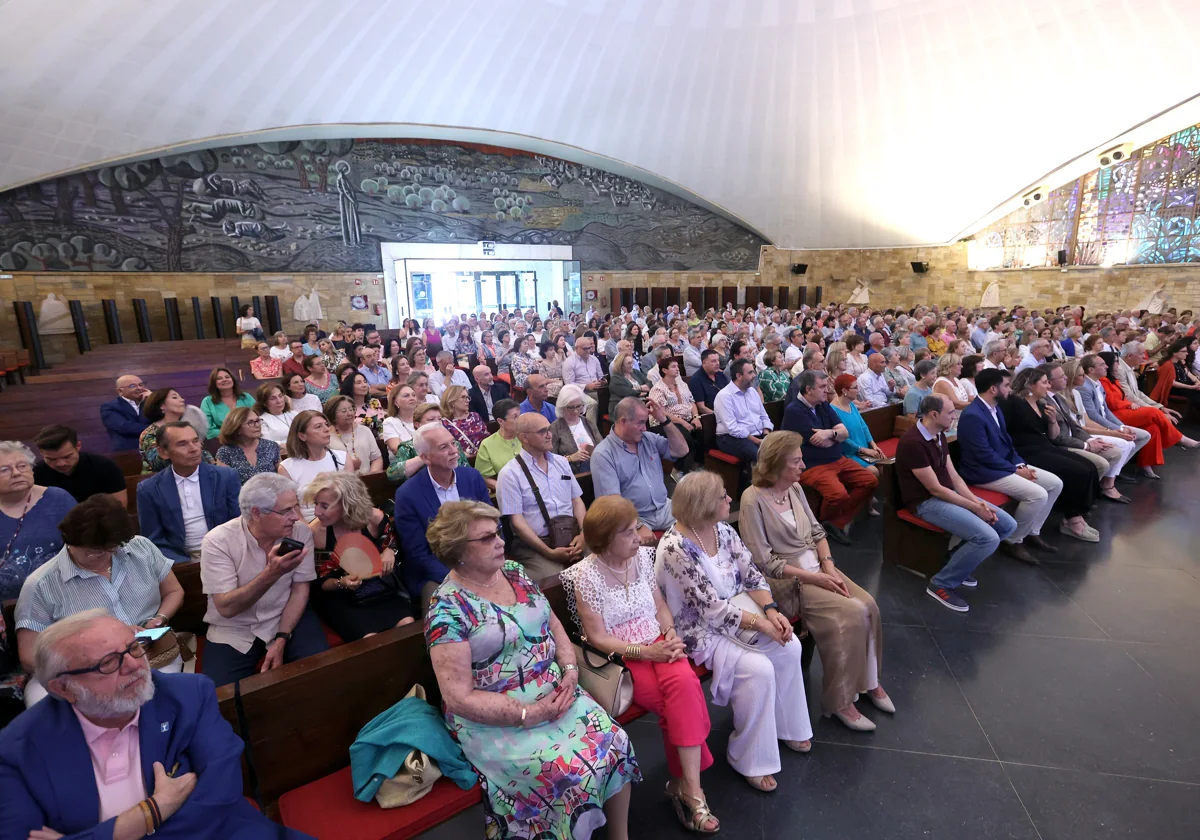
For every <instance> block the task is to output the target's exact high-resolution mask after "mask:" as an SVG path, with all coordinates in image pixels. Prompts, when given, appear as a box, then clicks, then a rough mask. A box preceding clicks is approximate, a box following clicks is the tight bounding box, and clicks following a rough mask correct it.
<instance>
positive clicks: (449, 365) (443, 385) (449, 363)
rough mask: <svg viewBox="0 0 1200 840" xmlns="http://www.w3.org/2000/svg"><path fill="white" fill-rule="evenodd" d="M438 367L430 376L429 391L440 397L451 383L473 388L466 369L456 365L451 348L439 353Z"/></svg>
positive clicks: (469, 388) (468, 388)
mask: <svg viewBox="0 0 1200 840" xmlns="http://www.w3.org/2000/svg"><path fill="white" fill-rule="evenodd" d="M437 368H438V369H437V370H435V371H434V372H433V373H432V374H430V376H429V391H430V392H431V393H432V394H433V395H434V396H435V397H437V398H438V399H441V397H442V394H443V393H445V391H446V389H447V388H449V387H450V386H451V385H461V386H462V387H464V388H466V389H467V390H468V391H469V390H471V380H469V379H467V374H466V371H463V370H459V369H458V368H456V367H455V366H454V354H453V353H451V352H450V351H449V350H443V351H441V352H440V353H438V354H437Z"/></svg>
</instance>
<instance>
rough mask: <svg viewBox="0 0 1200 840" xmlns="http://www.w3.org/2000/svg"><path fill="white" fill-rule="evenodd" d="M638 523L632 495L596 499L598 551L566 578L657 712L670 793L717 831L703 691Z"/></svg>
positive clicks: (602, 647) (592, 637)
mask: <svg viewBox="0 0 1200 840" xmlns="http://www.w3.org/2000/svg"><path fill="white" fill-rule="evenodd" d="M659 366H660V367H661V363H660V365H659ZM637 529H638V514H637V510H636V509H635V508H634V506H633V505H632V504H630V502H629V500H628V499H623V498H621V497H619V496H605V497H603V498H600V499H597V500H596V502H595V504H593V505H592V506H591V508H589V509H588V512H587V516H586V517H585V518H584V520H583V535H584V538H585V540H586V541H587V546H588V548H589V549H590V550H591V552H592V553H591V554H589V555H588V556H587V557H585V558H584V559H583V560H582V561H580V562H579V563H576V564H575V565H574V566H571V567H570V568H568V569H565V570H564V571H563V572H562V573H561V574H560V576H559V579H560V580H561V582H562V585H563V589H564V590H565V591H566V595H567V602H568V603H569V604H570V606H571V611H572V613H573V615H574V618H575V623H576V624H577V625H578V627H579V631H580V633H581V634H582V635H583V636H584V637H585V638H586V639H587V643H588V645H589V646H590V647H592V648H595V649H596V650H598V651H600V652H601V653H604V654H608V655H618V656H620V657H622V660H623V661H624V663H625V667H626V668H628V669H629V672H630V674H631V675H632V677H633V702H634V703H636V704H637V705H638V706H640V707H641V708H643V709H646V710H647V711H650V712H653V713H654V714H655V715H657V716H658V725H659V729H661V730H662V738H663V746H664V748H665V749H664V752H665V753H666V756H667V772H668V773H669V774H670V776H671V781H670V782H668V784H667V796H668V797H670V799H671V802H672V805H674V807H675V814H676V816H677V817H678V818H679V821H680V823H682V824H683V826H684V828H687V829H688V830H690V831H696V832H700V833H712V832H715V831H716V830H718V829H719V828H720V822H719V821H718V820H717V818H716V817H715V816H713V813H712V811H710V810H709V807H708V802H707V801H706V800H705V797H704V790H703V788H701V786H700V773H701V772H703V771H704V770H707V769H708V768H709V767H711V766H712V763H713V757H712V754H711V753H710V752H709V751H708V744H707V739H708V733H709V731H710V729H711V726H710V723H709V719H708V707H707V705H706V704H705V701H704V689H703V688H702V687H701V685H700V680H699V678H698V677H697V676H696V673H695V671H693V670H692V669H691V667H690V665H689V663H688V659H687V654H686V653H685V651H684V644H683V640H682V639H680V638H679V636H678V635H677V634H676V632H675V620H674V618H673V617H672V616H671V610H670V608H669V607H668V606H667V602H666V601H665V600H663V596H662V592H661V591H660V590H659V588H658V584H657V583H656V582H655V577H654V561H655V556H654V549H652V548H649V547H645V546H640V543H639V540H638V534H637Z"/></svg>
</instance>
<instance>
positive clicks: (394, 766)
mask: <svg viewBox="0 0 1200 840" xmlns="http://www.w3.org/2000/svg"><path fill="white" fill-rule="evenodd" d="M413 750H420V751H421V752H423V753H425V755H427V756H429V757H430V758H432V759H433V760H434V761H436V762H437V765H438V767H439V768H440V769H441V771H442V775H444V776H445V777H446V778H448V779H450V780H451V781H452V782H454V783H455V784H456V785H458V786H459V787H460V788H462V789H463V790H469V789H470V788H471V786H472V785H474V784H475V783H476V782H477V781H478V778H477V777H476V775H475V771H474V770H473V769H472V768H471V765H470V764H469V763H468V762H467V758H466V756H464V755H463V751H462V749H461V748H460V747H459V746H458V744H457V743H455V741H454V739H453V738H451V737H450V730H449V729H447V728H446V723H445V721H443V720H442V717H441V715H440V714H438V711H437V709H435V708H433V707H432V706H430V705H429V704H428V703H426V702H425V701H424V700H422V699H421V698H420V697H405V698H404V699H403V700H401V701H400V702H399V703H397V704H396V705H394V706H392V707H391V708H390V709H388V710H387V711H386V712H383V713H382V714H380V715H377V716H376V717H375V718H374V719H373V720H372V721H371V722H370V723H368V724H367V725H366V726H364V727H363V728H362V729H361V730H360V731H359V733H358V737H357V738H355V739H354V743H353V744H351V745H350V773H351V778H352V779H353V780H354V798H355V799H357V800H358V801H359V802H370V801H371V800H373V799H374V798H375V794H376V792H377V791H378V790H379V786H380V785H382V784H383V783H384V781H386V780H387V779H390V778H391V777H392V776H394V775H396V774H397V773H398V772H400V768H401V767H402V766H403V765H404V759H405V758H406V757H407V756H408V754H409V753H410V752H412V751H413Z"/></svg>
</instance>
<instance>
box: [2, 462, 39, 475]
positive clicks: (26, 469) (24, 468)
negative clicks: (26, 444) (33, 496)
mask: <svg viewBox="0 0 1200 840" xmlns="http://www.w3.org/2000/svg"><path fill="white" fill-rule="evenodd" d="M31 472H33V465H32V464H30V463H29V462H28V461H18V462H17V463H15V464H13V465H12V466H10V467H0V478H11V477H12V474H13V473H31Z"/></svg>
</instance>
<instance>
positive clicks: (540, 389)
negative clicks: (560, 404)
mask: <svg viewBox="0 0 1200 840" xmlns="http://www.w3.org/2000/svg"><path fill="white" fill-rule="evenodd" d="M549 393H550V386H549V383H548V382H547V380H546V377H544V376H542V375H541V374H540V373H531V374H529V376H528V377H527V378H526V379H525V394H526V397H525V402H523V403H521V413H522V414H540V415H542V416H543V417H545V418H546V419H547V420H549V421H550V422H551V423H553V422H554V421H555V419H556V418H557V416H558V413H557V412H556V411H555V410H554V406H552V405H550V403H548V402H546V397H547V395H548V394H549Z"/></svg>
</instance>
